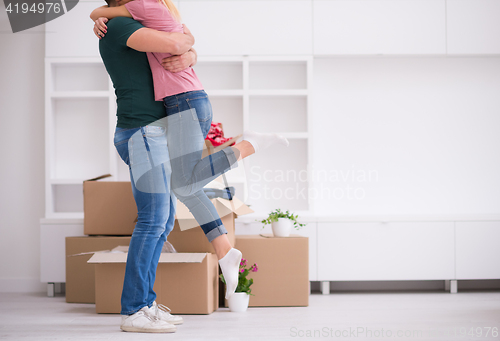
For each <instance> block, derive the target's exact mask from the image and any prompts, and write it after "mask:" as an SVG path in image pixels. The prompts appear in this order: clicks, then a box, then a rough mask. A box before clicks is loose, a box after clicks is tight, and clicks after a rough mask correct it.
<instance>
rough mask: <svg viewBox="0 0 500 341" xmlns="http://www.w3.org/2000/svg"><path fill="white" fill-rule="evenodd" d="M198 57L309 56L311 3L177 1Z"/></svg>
mask: <svg viewBox="0 0 500 341" xmlns="http://www.w3.org/2000/svg"><path fill="white" fill-rule="evenodd" d="M179 10H180V12H181V15H182V18H183V21H184V23H185V24H186V25H187V27H189V29H190V30H191V32H192V33H193V35H194V37H195V39H196V43H195V46H194V47H195V48H196V50H197V52H198V54H199V55H276V54H278V55H299V54H312V1H311V0H286V1H282V0H274V1H273V0H271V1H203V0H194V1H191V0H181V2H180V8H179Z"/></svg>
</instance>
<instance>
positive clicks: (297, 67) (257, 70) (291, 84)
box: [249, 61, 307, 90]
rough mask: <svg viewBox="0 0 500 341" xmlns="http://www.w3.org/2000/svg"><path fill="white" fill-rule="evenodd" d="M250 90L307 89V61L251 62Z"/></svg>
mask: <svg viewBox="0 0 500 341" xmlns="http://www.w3.org/2000/svg"><path fill="white" fill-rule="evenodd" d="M249 85H250V89H251V90H254V89H262V90H264V89H265V90H269V89H307V62H306V61H250V63H249Z"/></svg>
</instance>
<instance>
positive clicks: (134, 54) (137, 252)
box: [94, 4, 196, 333]
mask: <svg viewBox="0 0 500 341" xmlns="http://www.w3.org/2000/svg"><path fill="white" fill-rule="evenodd" d="M113 5H114V4H110V6H113ZM100 20H101V21H100ZM102 20H103V19H98V20H96V26H99V25H102V24H103V21H102ZM99 21H100V22H99ZM105 30H106V35H105V36H104V37H102V39H101V40H100V42H99V51H100V54H101V57H102V60H103V62H104V65H105V67H106V70H107V71H108V73H109V75H110V77H111V80H112V82H113V86H114V88H115V93H116V97H117V116H118V121H117V128H116V132H115V140H114V142H115V147H116V149H117V151H118V154H119V155H120V157H121V158H122V160H123V161H124V162H125V163H126V164H127V165H128V166H129V169H130V177H131V183H132V192H133V194H134V198H135V201H136V204H137V210H138V222H137V224H136V226H135V229H134V232H133V235H132V238H131V240H130V246H129V253H128V258H127V265H126V270H125V280H124V285H123V291H122V298H121V304H122V310H121V314H122V322H121V326H120V327H121V329H122V330H124V331H130V332H156V333H158V332H160V333H162V332H163V333H165V332H175V330H176V326H175V324H181V323H182V322H183V320H182V318H181V317H180V316H174V315H171V314H170V313H169V312H168V311H167V310H166V309H165V308H164V307H163V306H161V305H157V304H156V301H155V299H156V294H155V292H154V291H153V285H154V282H155V276H156V268H157V265H158V261H159V257H160V253H161V250H162V247H163V244H164V242H165V241H166V240H167V235H168V234H169V233H170V231H171V230H172V229H173V226H174V221H175V219H174V215H175V204H176V200H175V197H173V198H172V197H171V196H170V191H169V190H168V188H169V183H168V182H169V176H168V174H169V169H168V167H169V162H168V160H169V157H168V149H167V148H166V139H165V138H164V137H165V131H164V129H165V128H164V127H160V126H153V125H149V124H151V123H153V122H155V121H157V120H159V119H161V118H163V117H165V108H164V106H163V102H156V101H155V99H154V90H153V79H152V75H151V69H150V67H149V63H148V59H147V56H146V53H144V52H165V53H170V54H172V55H176V56H173V57H169V59H168V60H166V61H165V63H164V65H165V66H166V67H165V68H166V69H167V70H169V71H172V72H176V71H175V70H182V69H185V68H186V67H188V66H191V65H193V64H194V63H195V62H196V53H195V52H194V50H192V49H191V46H192V44H193V43H194V38H193V36H192V35H191V34H190V32H189V30H188V29H187V28H185V30H184V32H185V33H170V32H159V31H155V30H152V29H149V28H146V27H144V26H142V25H141V24H140V23H139V22H137V21H135V20H133V19H130V18H125V17H117V18H114V19H111V20H109V22H107V27H106V29H105ZM94 31H95V32H96V30H95V29H94ZM96 34H97V32H96ZM163 139H164V140H165V141H163ZM129 140H130V141H129ZM130 142H133V143H132V144H134V143H136V144H140V146H139V147H140V148H144V153H141V154H140V156H139V158H137V156H135V155H131V154H130V153H129V144H131V143H130ZM136 147H137V146H136V145H134V147H133V148H131V150H132V151H133V152H135V150H136ZM140 158H143V160H141V159H140ZM148 158H151V159H155V165H157V166H154V167H152V169H151V168H150V170H149V172H150V174H151V176H150V177H147V176H146V177H144V178H148V179H154V181H155V183H154V184H152V185H151V186H152V188H153V189H154V190H151V191H141V190H138V189H137V187H136V185H137V184H136V181H139V180H138V179H135V181H134V172H133V171H132V167H131V164H133V166H134V167H136V163H137V162H139V163H140V162H141V161H144V162H149V161H148V160H147V159H148ZM131 161H132V162H131ZM156 161H158V162H156ZM158 164H159V166H158ZM135 169H136V168H135ZM135 175H136V177H137V174H136V173H135ZM161 188H162V189H163V190H157V189H161Z"/></svg>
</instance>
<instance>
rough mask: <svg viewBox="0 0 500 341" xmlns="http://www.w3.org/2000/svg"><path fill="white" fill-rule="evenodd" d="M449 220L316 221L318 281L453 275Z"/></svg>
mask: <svg viewBox="0 0 500 341" xmlns="http://www.w3.org/2000/svg"><path fill="white" fill-rule="evenodd" d="M453 231H454V225H453V222H411V223H410V222H408V223H402V222H401V223H399V222H393V223H318V236H317V238H318V280H330V281H389V280H442V279H454V278H455V270H454V266H455V262H454V240H453V237H454V235H453Z"/></svg>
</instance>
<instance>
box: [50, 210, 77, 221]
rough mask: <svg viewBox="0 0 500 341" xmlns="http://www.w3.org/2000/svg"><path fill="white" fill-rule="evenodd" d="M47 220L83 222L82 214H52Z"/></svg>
mask: <svg viewBox="0 0 500 341" xmlns="http://www.w3.org/2000/svg"><path fill="white" fill-rule="evenodd" d="M47 219H50V220H52V219H71V220H73V219H77V220H78V221H80V220H83V212H54V213H52V214H51V215H50V216H48V217H47Z"/></svg>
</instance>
